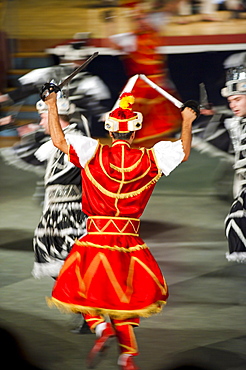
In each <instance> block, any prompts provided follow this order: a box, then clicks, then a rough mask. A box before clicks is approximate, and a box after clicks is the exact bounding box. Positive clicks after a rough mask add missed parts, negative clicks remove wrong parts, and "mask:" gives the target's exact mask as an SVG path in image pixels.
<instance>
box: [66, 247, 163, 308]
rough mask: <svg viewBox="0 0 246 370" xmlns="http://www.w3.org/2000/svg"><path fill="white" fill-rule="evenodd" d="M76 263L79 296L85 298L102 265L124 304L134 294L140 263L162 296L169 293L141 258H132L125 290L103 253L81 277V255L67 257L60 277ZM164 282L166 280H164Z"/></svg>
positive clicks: (94, 259) (74, 254)
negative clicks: (135, 275) (135, 278)
mask: <svg viewBox="0 0 246 370" xmlns="http://www.w3.org/2000/svg"><path fill="white" fill-rule="evenodd" d="M74 263H75V273H76V277H77V279H78V285H79V288H78V294H79V295H80V296H81V297H83V298H87V294H88V291H89V290H90V286H91V283H92V280H93V276H94V274H95V272H96V271H97V270H98V268H99V266H100V265H101V264H102V265H103V267H104V270H105V273H106V275H107V276H108V279H109V281H110V283H111V285H112V287H113V289H114V291H115V294H116V295H117V296H118V299H119V301H120V302H122V303H127V304H129V303H130V301H131V298H132V294H133V276H134V267H135V264H136V263H138V264H139V265H140V266H142V268H143V269H145V271H146V272H147V273H148V275H149V276H150V277H151V278H152V279H153V281H154V282H155V284H156V285H157V286H158V288H159V289H160V292H161V294H162V295H165V294H166V293H167V286H166V284H165V281H164V285H162V284H161V283H160V281H159V280H158V278H157V276H156V275H155V274H154V273H153V271H152V270H151V269H150V268H149V267H148V266H147V265H146V264H145V263H143V262H142V261H141V260H140V259H139V258H136V257H134V256H131V260H130V265H129V270H128V276H127V280H126V289H125V291H124V290H123V288H122V286H121V285H120V283H119V281H118V279H117V277H116V275H115V273H114V270H113V268H112V266H111V265H110V263H109V260H108V258H107V256H106V255H105V254H104V253H103V252H98V253H97V254H96V255H95V257H94V258H93V260H92V261H91V263H90V265H89V266H88V268H87V270H86V272H85V274H84V276H83V277H82V276H81V271H80V265H81V255H80V253H79V252H78V251H76V252H74V253H72V254H71V255H70V256H68V257H67V260H66V263H65V264H64V265H63V267H62V269H61V271H60V275H59V277H61V276H62V275H63V274H64V272H65V271H66V270H67V269H69V268H70V267H71V265H72V264H74ZM163 280H164V279H163Z"/></svg>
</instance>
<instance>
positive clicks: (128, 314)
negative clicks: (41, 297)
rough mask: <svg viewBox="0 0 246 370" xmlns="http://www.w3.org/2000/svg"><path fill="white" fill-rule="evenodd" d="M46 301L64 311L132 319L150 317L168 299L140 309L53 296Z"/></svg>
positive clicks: (159, 309) (50, 305)
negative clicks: (82, 303)
mask: <svg viewBox="0 0 246 370" xmlns="http://www.w3.org/2000/svg"><path fill="white" fill-rule="evenodd" d="M46 302H47V304H48V306H49V307H54V306H56V307H57V308H59V310H61V311H62V312H67V313H69V312H75V313H79V312H82V313H87V314H89V315H109V316H110V317H111V318H112V319H117V320H124V319H130V318H134V317H139V316H141V317H149V316H152V315H155V314H157V313H159V312H161V310H162V308H163V305H165V304H166V301H157V302H155V303H153V304H151V305H149V306H147V307H144V308H142V309H141V308H140V309H138V310H112V309H107V308H100V307H87V306H80V305H75V304H72V303H64V302H61V301H59V300H58V299H56V298H54V297H51V298H48V297H47V298H46Z"/></svg>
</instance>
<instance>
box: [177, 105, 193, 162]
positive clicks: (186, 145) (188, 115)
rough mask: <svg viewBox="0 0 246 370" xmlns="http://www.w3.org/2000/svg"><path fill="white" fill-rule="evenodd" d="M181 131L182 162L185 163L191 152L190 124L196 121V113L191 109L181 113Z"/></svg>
mask: <svg viewBox="0 0 246 370" xmlns="http://www.w3.org/2000/svg"><path fill="white" fill-rule="evenodd" d="M181 114H182V118H183V122H182V130H181V137H180V139H181V141H182V145H183V150H184V154H185V156H184V159H183V162H185V161H187V159H188V158H189V155H190V150H191V141H192V134H191V131H192V122H193V121H194V120H195V119H196V113H195V112H194V111H193V110H192V109H191V108H188V107H186V108H185V109H184V110H183V111H182V112H181Z"/></svg>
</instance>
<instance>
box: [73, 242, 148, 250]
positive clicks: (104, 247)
mask: <svg viewBox="0 0 246 370" xmlns="http://www.w3.org/2000/svg"><path fill="white" fill-rule="evenodd" d="M75 244H76V245H79V246H82V247H94V248H101V249H109V250H111V251H117V252H124V253H131V252H136V251H140V250H141V249H149V247H148V246H147V245H146V244H142V245H140V244H138V245H136V246H135V247H129V248H124V247H118V246H117V245H114V246H113V247H112V246H110V245H100V244H95V243H91V242H80V241H79V240H75Z"/></svg>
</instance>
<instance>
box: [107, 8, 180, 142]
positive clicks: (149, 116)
mask: <svg viewBox="0 0 246 370" xmlns="http://www.w3.org/2000/svg"><path fill="white" fill-rule="evenodd" d="M134 14H135V15H134V20H135V28H134V31H133V32H129V33H124V34H118V35H117V34H116V35H112V36H110V37H109V40H110V42H111V43H112V44H111V46H112V47H114V48H116V49H119V50H121V51H123V52H124V55H123V56H122V61H123V65H124V67H125V72H126V74H127V76H128V77H129V78H130V77H132V76H134V75H135V74H144V75H146V76H147V77H149V78H150V79H151V80H152V81H153V82H155V83H156V84H157V85H159V86H161V87H162V88H163V89H164V90H166V91H168V92H169V93H170V94H171V95H173V96H176V97H177V98H179V96H178V93H177V92H176V90H175V87H174V84H173V82H172V81H171V79H170V77H169V73H168V68H167V62H166V56H165V55H163V54H160V53H159V52H158V48H159V47H161V46H163V38H162V37H161V36H160V33H159V30H158V28H157V27H155V26H154V24H155V23H153V22H151V19H150V14H149V13H148V12H144V11H143V10H142V9H141V7H140V8H138V6H137V4H135V13H134ZM163 17H164V15H163ZM132 94H133V95H134V96H135V97H136V99H135V103H134V106H133V109H134V110H136V111H140V112H141V113H142V114H143V118H144V119H143V127H142V129H141V131H137V132H136V137H135V140H134V143H135V144H141V145H143V146H145V147H147V148H149V147H152V146H153V145H154V144H155V143H156V142H157V141H160V140H168V138H170V137H173V136H174V134H175V133H177V132H178V131H179V130H180V128H181V122H182V117H181V115H180V111H179V109H178V108H177V107H175V106H174V105H173V104H172V103H171V102H170V101H168V100H167V99H166V98H165V97H163V96H162V95H160V94H159V93H158V92H157V91H156V90H153V89H152V88H151V87H150V86H149V85H148V84H147V83H146V82H145V81H143V80H141V79H138V80H137V82H136V84H135V86H134V87H133V89H132Z"/></svg>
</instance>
